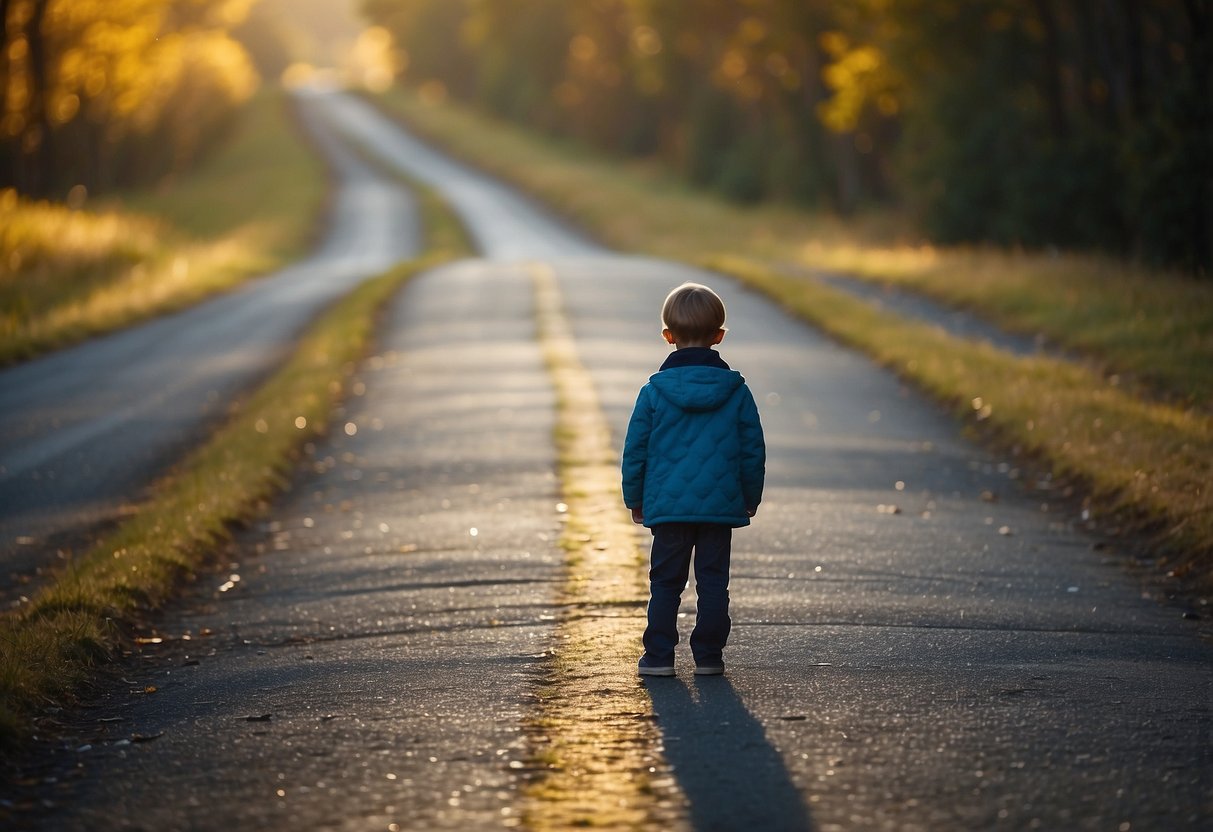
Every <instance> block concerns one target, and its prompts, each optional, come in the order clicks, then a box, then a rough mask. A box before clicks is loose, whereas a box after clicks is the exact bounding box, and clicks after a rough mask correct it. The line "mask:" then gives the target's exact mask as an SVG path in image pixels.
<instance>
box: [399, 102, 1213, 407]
mask: <svg viewBox="0 0 1213 832" xmlns="http://www.w3.org/2000/svg"><path fill="white" fill-rule="evenodd" d="M379 101H380V102H381V103H382V105H383V106H384V107H385V108H386V109H387V110H388V111H389V112H391V113H394V114H397V115H400V116H402V117H403V118H405V119H406V120H407V121H408V122H409V123H410V124H411V125H412V126H414V127H415V128H416V129H418V130H419V131H420V132H421V133H423V134H426V135H429V136H431V137H432V138H434V139H435V140H437V141H439V142H441V143H442V144H443V145H444V146H446V147H448V148H450V149H452V150H453V151H454V152H456V153H457V154H459V155H461V156H463V157H464V158H466V159H468V160H470V161H472V162H473V163H474V164H477V165H480V166H482V167H484V168H485V169H486V170H489V171H491V172H493V173H496V174H498V175H501V176H502V177H504V178H506V179H509V180H511V181H513V182H516V183H517V184H519V185H520V186H522V187H523V188H525V189H527V190H529V191H532V192H533V193H535V194H537V195H539V196H540V197H542V198H543V199H544V200H545V201H547V202H548V203H549V204H552V205H553V206H555V207H556V208H557V209H558V210H560V211H562V212H563V213H565V214H567V215H568V216H570V217H572V218H573V219H575V220H577V221H579V222H580V223H582V224H583V225H585V226H586V227H588V228H590V229H591V230H593V231H594V232H596V233H597V234H598V235H599V237H600V238H601V239H603V240H605V241H606V242H608V243H610V244H611V245H614V246H617V247H619V248H622V249H628V250H634V251H645V252H650V253H653V254H657V255H661V256H666V257H672V258H675V259H687V258H688V256H694V257H701V256H714V255H718V254H723V255H740V256H744V257H747V258H750V259H753V260H757V261H760V262H764V263H767V264H769V265H771V266H775V267H779V266H798V267H807V268H810V269H823V270H834V271H840V272H845V273H848V274H851V275H854V276H857V277H861V278H864V279H868V280H873V281H879V282H885V283H897V284H899V285H902V286H905V287H907V288H912V289H915V290H918V291H922V292H925V293H927V294H930V295H933V296H935V297H936V298H939V299H941V300H943V301H945V302H947V303H950V304H954V305H958V306H965V307H970V308H973V309H975V310H977V311H979V312H980V313H981V314H983V315H984V316H986V317H988V318H990V319H991V320H993V321H994V322H996V323H999V324H1001V325H1003V326H1005V327H1006V328H1008V329H1013V330H1017V331H1023V332H1027V333H1029V334H1033V335H1035V334H1037V333H1042V334H1044V335H1045V336H1047V337H1048V338H1049V339H1050V340H1051V341H1053V342H1054V343H1057V344H1061V345H1063V346H1066V347H1069V348H1072V349H1074V350H1077V351H1081V352H1083V353H1084V354H1087V355H1089V356H1091V357H1092V358H1094V359H1095V360H1096V361H1098V362H1101V363H1102V364H1103V365H1104V366H1105V367H1106V370H1107V372H1108V373H1109V374H1113V373H1115V374H1120V375H1121V377H1122V378H1121V381H1122V383H1124V382H1127V381H1128V380H1129V378H1130V377H1132V378H1137V379H1141V380H1143V381H1144V382H1146V384H1147V385H1148V386H1149V387H1150V388H1151V389H1152V390H1157V391H1160V392H1162V393H1164V394H1166V396H1167V397H1168V398H1172V399H1177V400H1178V401H1180V402H1181V403H1191V404H1195V405H1196V406H1199V407H1202V408H1205V409H1209V408H1210V406H1213V284H1211V283H1209V282H1207V281H1206V282H1203V283H1201V282H1197V281H1193V280H1189V279H1186V278H1183V277H1180V276H1177V275H1174V274H1169V273H1165V272H1159V271H1154V270H1150V269H1146V268H1143V267H1136V266H1130V265H1127V264H1124V263H1117V262H1114V261H1111V260H1108V259H1106V258H1100V257H1095V256H1080V255H1052V254H1047V253H1024V252H1019V253H1015V252H1001V251H995V250H989V249H975V248H936V247H931V246H926V245H921V244H919V243H918V242H916V241H913V238H912V236H911V235H910V234H909V233H908V232H907V230H906V227H905V224H904V223H900V222H897V221H896V220H895V219H894V218H891V217H888V216H875V215H874V216H865V217H860V218H858V219H855V220H848V221H841V220H839V219H838V218H836V217H832V216H828V215H822V214H818V213H811V212H807V211H804V210H800V209H797V208H794V207H791V206H787V205H763V206H758V207H755V208H749V209H743V208H739V207H737V206H735V205H731V204H729V203H727V202H724V201H723V200H721V199H719V198H717V197H715V196H712V195H710V194H706V193H704V192H700V191H695V190H693V189H691V188H689V187H688V186H686V185H685V184H683V183H681V182H680V181H678V180H676V179H674V178H673V177H672V176H670V175H669V174H668V172H663V171H662V170H661V169H660V168H657V167H654V166H652V165H646V164H637V163H621V162H619V161H617V160H609V159H604V158H602V157H601V156H595V155H593V154H591V153H589V152H587V151H585V150H583V149H579V148H577V147H575V146H572V145H569V144H567V143H562V142H558V141H553V140H545V139H541V138H539V137H537V136H536V135H535V134H533V133H529V132H526V131H524V130H521V129H519V128H518V127H516V126H513V125H510V124H508V123H502V122H495V121H493V122H489V120H488V119H486V118H485V117H484V116H479V115H475V114H472V113H470V112H468V111H466V110H462V109H458V108H455V107H450V106H439V105H433V104H428V105H427V104H422V103H420V102H419V101H418V100H417V99H416V98H415V97H413V96H412V95H410V94H409V93H408V92H406V91H401V90H393V91H391V92H389V93H387V94H385V95H384V96H382V97H380V99H379ZM806 282H808V281H807V279H806Z"/></svg>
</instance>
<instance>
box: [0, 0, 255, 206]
mask: <svg viewBox="0 0 1213 832" xmlns="http://www.w3.org/2000/svg"><path fill="white" fill-rule="evenodd" d="M252 2H253V0H0V26H2V29H3V38H2V45H3V50H2V51H0V188H4V187H15V188H16V189H17V190H18V191H19V192H21V193H23V194H26V195H30V196H45V197H52V198H63V197H64V196H65V195H66V194H67V193H68V192H69V190H70V189H71V188H73V187H74V186H77V185H83V186H84V187H85V188H86V189H88V190H97V189H105V188H110V187H114V186H117V185H124V184H132V183H136V182H146V181H151V180H154V179H156V178H158V177H161V176H164V175H165V174H167V173H171V172H173V171H175V170H180V169H182V168H184V167H186V166H188V165H189V164H191V163H192V162H193V161H194V160H195V159H196V158H197V157H198V156H199V155H200V154H201V153H202V152H203V151H204V150H205V149H206V148H207V147H208V146H209V145H210V144H212V143H213V142H214V141H216V140H217V138H218V137H219V136H220V135H221V133H222V131H223V128H224V127H225V126H226V125H227V124H228V123H229V121H230V120H231V118H232V117H233V115H234V114H235V113H236V112H237V111H238V106H239V104H241V103H242V102H243V101H245V100H246V99H247V98H248V97H249V96H250V95H251V94H252V92H253V91H254V89H255V87H256V84H257V73H256V71H255V70H254V68H253V65H252V63H251V62H250V60H249V58H248V54H247V52H246V51H245V49H244V48H243V47H242V46H241V45H240V44H239V43H238V42H237V41H236V40H235V39H233V38H232V37H231V35H230V31H231V29H232V28H233V27H234V26H236V25H238V24H239V23H240V22H241V21H242V20H243V19H244V17H245V15H246V14H247V12H248V9H249V6H250V5H251V3H252Z"/></svg>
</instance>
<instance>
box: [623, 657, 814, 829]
mask: <svg viewBox="0 0 1213 832" xmlns="http://www.w3.org/2000/svg"><path fill="white" fill-rule="evenodd" d="M694 679H695V681H694V685H693V687H691V686H688V685H687V683H686V682H684V681H682V680H681V679H676V678H675V679H667V678H655V679H646V680H645V682H644V687H645V689H646V690H647V691H648V693H649V696H650V697H651V698H652V700H653V711H654V713H655V714H656V715H657V725H658V727H659V728H660V729H661V734H662V740H663V742H664V744H665V757H666V760H667V761H668V762H669V763H670V766H671V767H672V768H673V770H674V776H675V777H676V778H677V779H678V784H679V786H680V787H681V788H682V790H683V793H684V794H686V797H687V802H688V803H689V804H690V810H689V812H690V820H691V826H692V828H693V829H695V830H697V832H710V831H711V830H734V829H752V830H762V831H763V832H768V831H771V830H778V831H779V832H784V830H786V831H787V832H792V830H796V831H797V832H804V831H805V830H810V829H812V823H811V821H810V819H809V813H808V810H807V809H806V808H805V804H804V799H803V798H802V797H801V794H800V792H799V790H798V789H797V788H796V785H795V784H794V783H793V782H792V779H791V777H790V776H789V774H788V770H787V768H786V767H785V766H784V763H783V759H782V758H781V757H780V756H779V754H778V753H777V752H776V751H775V749H774V747H772V746H771V743H770V742H769V741H768V740H767V736H766V732H765V731H764V730H763V727H762V725H761V723H759V722H758V720H757V719H755V718H754V716H753V715H752V714H751V713H750V712H749V710H748V709H747V708H746V706H745V703H744V702H742V700H741V697H740V696H738V694H737V691H736V690H734V688H733V685H732V684H731V683H730V682H729V680H728V679H727V678H725V677H723V676H696V677H694Z"/></svg>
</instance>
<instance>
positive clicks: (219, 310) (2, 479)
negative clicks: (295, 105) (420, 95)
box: [0, 97, 418, 597]
mask: <svg viewBox="0 0 1213 832" xmlns="http://www.w3.org/2000/svg"><path fill="white" fill-rule="evenodd" d="M311 105H312V100H311V99H309V98H306V97H305V98H303V99H302V100H301V106H302V115H303V117H304V120H305V121H306V123H307V124H308V126H309V127H310V128H311V131H312V133H313V135H314V139H315V141H316V142H317V144H319V145H320V146H321V147H322V148H323V149H324V151H325V153H326V155H327V156H328V158H329V159H330V160H331V163H332V166H333V168H334V171H335V175H336V176H337V178H338V181H339V186H338V188H337V190H336V194H335V198H334V201H333V206H332V209H331V212H330V218H329V219H330V227H329V230H328V232H327V234H326V235H325V237H324V240H323V242H322V244H321V246H320V247H319V248H318V250H317V251H316V252H315V253H314V254H313V255H312V256H310V257H308V258H307V259H306V260H303V261H301V262H299V263H297V264H295V265H292V266H290V267H288V268H286V269H283V270H282V271H280V272H278V273H276V274H274V275H271V276H268V277H265V278H263V279H261V280H258V281H255V282H253V283H251V284H249V285H248V286H247V287H245V288H243V289H241V290H238V291H235V292H232V293H230V294H227V295H224V296H222V297H220V298H217V299H215V300H213V301H210V302H208V303H204V304H202V305H200V306H197V307H194V308H192V309H189V310H187V311H185V312H181V313H179V314H175V315H170V316H168V317H165V318H162V319H159V320H156V321H152V322H150V323H148V324H145V325H143V326H138V327H135V328H133V329H130V330H127V331H124V332H120V333H118V334H115V335H111V336H108V337H104V338H97V339H94V340H91V341H88V342H86V343H84V344H82V345H80V346H78V347H75V348H73V349H68V350H64V351H61V352H57V353H54V354H52V355H49V356H47V357H44V358H41V359H39V360H36V361H31V362H29V363H26V364H23V365H20V366H17V367H15V368H12V369H7V370H4V371H0V587H2V588H3V589H4V591H3V592H0V597H6V596H8V595H9V591H10V590H13V589H14V587H13V582H12V580H11V577H12V576H13V575H14V574H28V573H29V572H30V571H31V570H33V569H34V568H36V567H39V566H44V565H46V563H47V562H48V561H53V559H54V553H55V549H56V547H57V546H60V545H70V546H73V547H80V546H81V545H82V544H83V543H84V541H85V539H86V538H85V536H84V535H83V534H82V532H84V531H87V530H88V529H90V528H91V527H94V526H96V525H97V524H99V523H101V522H104V521H106V520H109V519H112V518H113V517H114V516H115V515H116V514H117V512H118V511H119V509H120V507H121V506H122V505H123V504H124V503H129V502H132V501H135V500H136V499H137V498H138V497H139V495H140V494H141V492H142V490H143V489H144V488H145V487H146V486H147V485H148V484H149V483H150V482H151V481H152V480H153V479H154V478H155V477H156V476H157V475H159V474H162V473H164V472H165V470H166V468H167V466H168V465H170V464H171V463H172V462H173V460H174V459H175V458H176V456H177V454H178V453H179V452H180V451H181V450H182V449H183V448H185V447H187V446H188V445H189V444H191V443H194V442H196V441H197V440H198V439H199V437H200V436H201V435H202V431H203V430H204V429H205V427H206V426H207V425H208V424H211V423H212V420H213V419H215V418H216V417H219V416H221V415H222V414H223V412H224V408H225V407H226V405H227V404H228V402H229V401H230V400H231V399H232V398H233V397H234V396H235V395H238V394H239V393H240V391H242V390H244V389H246V388H247V387H248V386H249V385H250V384H251V383H253V382H254V381H255V380H257V379H258V378H260V377H262V376H263V375H264V374H265V373H266V372H268V371H269V370H270V369H271V368H272V367H273V366H274V365H275V363H276V362H277V361H278V360H280V359H281V358H282V357H283V355H284V354H285V351H286V350H287V349H288V347H289V346H290V344H291V342H292V341H293V339H294V338H295V336H296V334H297V333H298V332H299V330H300V328H301V327H302V326H303V325H304V324H306V323H307V322H308V321H309V320H310V319H311V318H312V317H313V316H314V315H315V314H316V312H317V311H318V310H319V309H321V308H322V307H323V306H324V305H325V304H326V303H327V302H329V301H331V300H332V299H334V298H336V297H338V296H340V295H341V294H343V293H344V292H346V291H348V290H349V289H350V288H351V287H352V286H353V285H355V284H356V283H358V282H359V281H361V280H363V279H365V278H367V277H369V276H371V275H373V274H376V273H378V272H380V271H382V270H383V269H385V268H387V267H388V266H389V265H391V264H393V263H395V262H397V261H398V260H400V259H401V258H403V257H407V256H411V255H413V254H415V253H416V251H417V246H418V240H417V233H416V226H417V220H416V213H415V207H414V204H413V199H412V197H411V195H410V194H409V193H408V192H407V191H405V190H404V189H402V188H401V187H400V186H399V185H397V184H395V183H393V182H390V181H386V180H384V179H382V178H380V177H377V176H376V175H375V174H374V173H372V172H371V171H370V170H369V169H368V168H367V166H366V165H365V164H363V163H362V162H360V161H359V160H358V159H357V158H355V157H354V156H353V155H351V154H350V153H349V152H348V150H346V149H344V147H343V145H341V144H340V143H338V142H336V141H335V140H334V137H333V136H332V135H331V131H330V130H329V129H328V128H327V127H326V126H325V123H322V122H320V121H318V120H317V119H316V118H315V117H314V115H312V114H311V113H310V109H311Z"/></svg>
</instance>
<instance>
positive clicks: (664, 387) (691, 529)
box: [623, 283, 766, 676]
mask: <svg viewBox="0 0 1213 832" xmlns="http://www.w3.org/2000/svg"><path fill="white" fill-rule="evenodd" d="M724 315H725V313H724V303H723V302H722V301H721V300H720V297H719V296H718V295H717V294H716V293H715V292H713V291H712V290H711V289H709V288H708V287H707V286H701V285H700V284H698V283H684V284H683V285H681V286H679V287H678V288H677V289H675V290H674V291H672V292H670V294H669V295H668V296H667V297H666V299H665V303H664V304H663V305H662V307H661V325H662V327H663V329H662V331H661V334H662V336H664V337H665V340H666V341H667V342H669V343H670V344H673V345H674V346H676V347H677V349H676V350H675V351H674V352H673V353H671V354H670V356H669V358H667V359H666V361H665V363H664V364H662V365H661V370H660V371H658V372H657V373H655V374H654V375H652V376H650V377H649V383H648V384H646V385H645V386H644V387H642V388H641V390H640V395H639V396H638V397H637V399H636V407H635V409H634V410H633V411H632V420H631V422H629V423H628V433H627V438H626V439H625V440H624V445H623V502H624V505H626V506H627V507H628V508H630V509H631V510H632V520H633V521H634V522H636V523H641V524H643V525H645V526H647V527H648V528H649V529H650V530H651V531H652V533H653V551H652V557H651V562H650V566H649V593H650V597H649V621H648V627H646V628H645V631H644V655H643V656H641V657H640V664H639V667H638V671H639V673H640V675H641V676H673V675H674V645H676V644H677V643H678V624H677V622H678V605H679V603H680V602H681V600H682V590H683V587H685V586H686V582H687V572H688V569H689V567H690V563H691V552H692V550H693V551H694V553H695V583H696V586H697V588H698V593H699V603H698V606H697V608H696V619H695V629H694V631H692V633H691V652H692V654H694V656H695V673H696V674H699V675H718V674H721V673H724V659H723V656H722V653H723V650H724V645H725V642H726V641H727V640H728V637H729V629H730V626H731V622H730V621H729V542H730V538H731V537H732V533H733V529H734V528H736V527H739V526H748V525H749V523H750V518H751V517H753V516H754V513H755V512H756V511H757V510H758V503H759V502H760V501H761V499H762V484H763V478H764V476H765V471H766V445H765V443H764V441H763V437H762V425H761V424H760V422H759V420H758V408H757V406H755V404H754V396H753V394H751V393H750V388H748V387H747V386H746V384H745V379H743V378H742V377H741V374H740V373H738V372H737V371H736V370H730V369H729V365H728V364H726V363H725V362H724V360H723V359H722V358H721V357H720V355H719V353H717V352H716V351H715V350H713V349H712V347H713V346H715V345H716V344H719V343H720V342H721V340H723V339H724V333H725V327H724Z"/></svg>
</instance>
